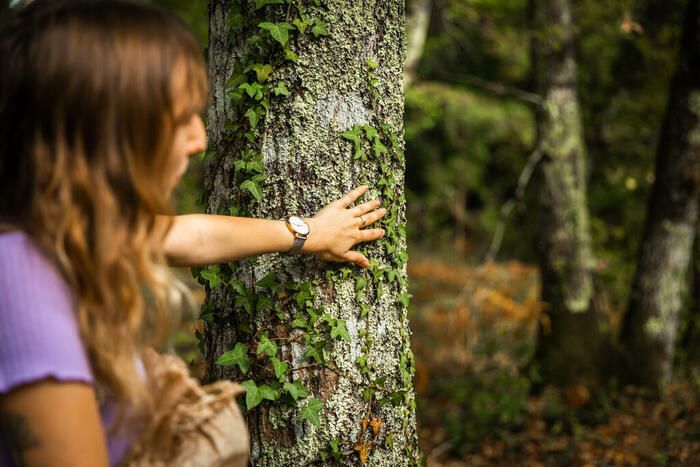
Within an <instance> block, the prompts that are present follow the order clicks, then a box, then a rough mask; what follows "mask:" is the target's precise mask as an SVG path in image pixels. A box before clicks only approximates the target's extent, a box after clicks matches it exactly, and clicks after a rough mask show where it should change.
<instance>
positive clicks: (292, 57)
mask: <svg viewBox="0 0 700 467" xmlns="http://www.w3.org/2000/svg"><path fill="white" fill-rule="evenodd" d="M284 58H285V59H287V60H289V61H292V62H294V63H298V62H299V56H298V55H297V54H296V53H295V52H294V51H293V50H292V49H290V48H286V49H284Z"/></svg>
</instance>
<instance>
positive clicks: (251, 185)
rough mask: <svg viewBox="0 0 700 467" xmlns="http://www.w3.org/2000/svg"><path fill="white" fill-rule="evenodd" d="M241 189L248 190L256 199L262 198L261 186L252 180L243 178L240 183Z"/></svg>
mask: <svg viewBox="0 0 700 467" xmlns="http://www.w3.org/2000/svg"><path fill="white" fill-rule="evenodd" d="M241 189H242V190H248V191H249V192H250V194H252V195H253V197H254V198H255V199H256V200H258V201H260V200H262V195H263V193H262V188H260V185H258V184H257V183H256V182H254V181H253V180H244V181H243V183H241Z"/></svg>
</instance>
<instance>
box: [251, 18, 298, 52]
mask: <svg viewBox="0 0 700 467" xmlns="http://www.w3.org/2000/svg"><path fill="white" fill-rule="evenodd" d="M258 27H259V28H260V29H264V30H266V31H268V32H269V33H270V35H271V36H272V38H273V39H274V40H276V41H277V42H279V43H280V44H281V45H282V46H283V47H284V45H285V44H286V43H287V42H288V41H289V31H290V30H292V29H294V26H292V25H291V24H289V23H285V22H281V23H268V22H264V23H260V24H258Z"/></svg>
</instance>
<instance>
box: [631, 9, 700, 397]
mask: <svg viewBox="0 0 700 467" xmlns="http://www.w3.org/2000/svg"><path fill="white" fill-rule="evenodd" d="M699 22H700V8H699V2H698V0H691V1H690V2H689V3H688V8H687V10H686V17H685V22H684V31H683V38H682V41H681V52H680V60H679V64H678V69H677V71H676V75H675V77H674V79H673V82H672V84H671V94H670V96H669V100H668V108H667V109H668V110H667V113H666V118H665V120H664V124H663V129H662V132H661V139H660V141H659V145H658V148H657V158H656V175H655V178H654V179H655V182H654V187H653V189H652V193H651V197H650V198H649V202H648V208H647V219H646V223H645V226H644V234H643V238H642V244H641V247H640V250H639V261H638V264H637V270H636V274H635V277H634V282H633V284H632V293H631V295H630V302H629V308H628V311H627V314H626V315H625V321H624V325H623V329H622V336H621V340H622V343H623V345H624V348H625V351H626V353H627V355H628V360H627V367H626V370H627V372H628V374H627V376H628V378H629V379H630V381H632V382H635V383H639V384H643V385H646V386H649V387H651V388H653V389H655V390H658V389H660V388H661V387H662V386H663V385H664V384H666V383H668V382H669V380H670V378H671V372H672V357H673V348H674V344H675V341H676V333H677V329H678V324H679V319H680V312H681V305H682V303H683V296H684V293H685V290H684V289H685V283H686V274H687V272H688V266H689V262H690V258H691V257H692V245H693V237H694V235H695V231H696V224H697V222H698V198H699V197H700V26H699Z"/></svg>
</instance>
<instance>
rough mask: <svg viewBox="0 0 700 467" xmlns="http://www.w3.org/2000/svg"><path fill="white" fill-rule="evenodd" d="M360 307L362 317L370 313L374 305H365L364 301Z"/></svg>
mask: <svg viewBox="0 0 700 467" xmlns="http://www.w3.org/2000/svg"><path fill="white" fill-rule="evenodd" d="M360 309H361V310H362V311H361V312H360V318H364V317H365V316H367V315H368V314H369V312H370V311H372V307H370V306H369V305H365V304H364V303H363V304H362V305H360Z"/></svg>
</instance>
